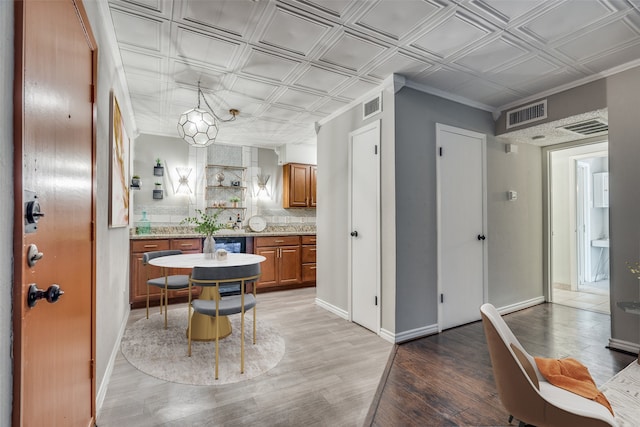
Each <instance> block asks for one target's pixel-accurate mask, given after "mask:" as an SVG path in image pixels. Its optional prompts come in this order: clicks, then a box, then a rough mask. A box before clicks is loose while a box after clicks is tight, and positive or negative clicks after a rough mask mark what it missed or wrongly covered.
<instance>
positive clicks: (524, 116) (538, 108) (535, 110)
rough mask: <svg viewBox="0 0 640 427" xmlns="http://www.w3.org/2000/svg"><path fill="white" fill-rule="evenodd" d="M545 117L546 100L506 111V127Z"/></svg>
mask: <svg viewBox="0 0 640 427" xmlns="http://www.w3.org/2000/svg"><path fill="white" fill-rule="evenodd" d="M546 118H547V100H546V99H545V100H544V101H540V102H536V103H535V104H529V105H525V106H524V107H520V108H518V109H517V110H511V111H507V129H510V128H512V127H514V126H520V125H524V124H526V123H531V122H537V121H538V120H543V119H546Z"/></svg>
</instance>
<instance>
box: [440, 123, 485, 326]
mask: <svg viewBox="0 0 640 427" xmlns="http://www.w3.org/2000/svg"><path fill="white" fill-rule="evenodd" d="M436 132H437V147H438V153H437V154H438V155H437V162H436V165H437V175H438V289H439V295H438V297H439V299H440V304H439V310H438V316H439V322H438V324H439V328H440V329H447V328H451V327H454V326H458V325H462V324H465V323H469V322H473V321H476V320H479V319H480V311H479V308H480V306H481V305H482V303H483V302H484V298H485V296H484V295H485V281H486V278H485V252H484V246H485V241H486V240H485V238H486V236H485V231H484V230H485V229H486V225H485V217H486V215H485V203H484V201H485V199H486V195H485V174H484V164H485V148H484V147H485V144H486V138H485V136H484V135H483V134H479V133H476V132H470V131H467V130H464V129H458V128H453V127H450V126H445V125H440V124H438V125H437V128H436Z"/></svg>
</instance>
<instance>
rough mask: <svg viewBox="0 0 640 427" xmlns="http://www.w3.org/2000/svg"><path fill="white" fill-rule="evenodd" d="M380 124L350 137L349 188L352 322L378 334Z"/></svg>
mask: <svg viewBox="0 0 640 427" xmlns="http://www.w3.org/2000/svg"><path fill="white" fill-rule="evenodd" d="M379 123H380V122H379V121H376V122H374V123H373V124H371V125H367V126H365V127H363V128H361V129H358V130H356V131H354V132H353V133H352V134H351V135H350V140H351V141H350V145H351V147H350V148H351V149H350V151H351V153H350V155H351V162H350V163H351V165H350V166H351V171H350V172H351V179H350V188H349V198H350V201H351V203H350V220H349V224H350V226H351V231H350V233H351V237H350V239H351V240H350V241H349V242H350V247H349V250H350V284H351V320H353V321H354V322H356V323H358V324H360V325H362V326H364V327H365V328H367V329H370V330H372V331H374V332H376V333H378V331H379V330H380V309H379V307H380V306H379V305H378V295H380V159H379V155H378V147H379V145H380V124H379ZM347 238H349V237H348V236H345V239H347Z"/></svg>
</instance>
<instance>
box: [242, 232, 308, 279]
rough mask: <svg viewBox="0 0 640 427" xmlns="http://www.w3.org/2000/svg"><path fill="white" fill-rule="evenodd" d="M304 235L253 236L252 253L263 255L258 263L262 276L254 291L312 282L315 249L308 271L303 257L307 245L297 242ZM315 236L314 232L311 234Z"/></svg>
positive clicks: (306, 250) (306, 251)
mask: <svg viewBox="0 0 640 427" xmlns="http://www.w3.org/2000/svg"><path fill="white" fill-rule="evenodd" d="M304 237H308V236H274V237H271V236H269V237H256V238H255V239H254V246H255V250H254V253H256V254H258V255H262V256H264V257H265V258H266V261H264V262H263V263H262V264H261V269H262V276H261V277H260V281H259V282H258V291H266V290H278V289H290V288H295V287H301V286H313V285H314V284H315V252H314V253H313V262H314V269H313V273H312V275H310V274H309V273H308V272H307V273H305V271H308V270H309V267H308V266H305V261H304V259H305V257H306V259H307V260H308V259H309V255H305V253H308V251H309V250H308V248H305V246H303V245H301V238H304ZM314 238H315V236H314Z"/></svg>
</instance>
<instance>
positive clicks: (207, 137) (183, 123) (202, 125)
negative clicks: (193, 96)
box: [178, 108, 218, 147]
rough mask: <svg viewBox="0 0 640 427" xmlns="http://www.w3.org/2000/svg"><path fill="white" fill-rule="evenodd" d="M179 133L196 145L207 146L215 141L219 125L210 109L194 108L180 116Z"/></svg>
mask: <svg viewBox="0 0 640 427" xmlns="http://www.w3.org/2000/svg"><path fill="white" fill-rule="evenodd" d="M178 135H180V138H182V139H184V140H185V141H187V143H189V144H190V145H193V146H194V147H207V146H209V145H211V144H213V143H214V142H215V140H216V136H218V125H217V123H216V120H215V119H214V117H213V115H212V114H211V113H209V112H208V111H205V110H202V109H200V108H192V109H191V110H189V111H185V112H184V113H182V115H181V116H180V119H179V120H178Z"/></svg>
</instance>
